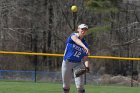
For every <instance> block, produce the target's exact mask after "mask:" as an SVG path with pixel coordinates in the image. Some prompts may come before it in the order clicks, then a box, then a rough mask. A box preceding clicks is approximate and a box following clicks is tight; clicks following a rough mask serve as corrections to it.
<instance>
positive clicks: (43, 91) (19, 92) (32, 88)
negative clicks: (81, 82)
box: [0, 81, 140, 93]
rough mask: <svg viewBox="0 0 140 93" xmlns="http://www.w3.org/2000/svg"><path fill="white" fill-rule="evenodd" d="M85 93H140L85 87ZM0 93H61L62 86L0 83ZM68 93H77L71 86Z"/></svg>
mask: <svg viewBox="0 0 140 93" xmlns="http://www.w3.org/2000/svg"><path fill="white" fill-rule="evenodd" d="M85 87H86V93H140V87H124V86H95V85H86V86H85ZM0 93H62V84H58V83H57V84H56V83H55V84H54V83H34V82H12V81H0ZM70 93H77V91H76V88H75V85H72V87H71V91H70Z"/></svg>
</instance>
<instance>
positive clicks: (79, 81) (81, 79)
mask: <svg viewBox="0 0 140 93" xmlns="http://www.w3.org/2000/svg"><path fill="white" fill-rule="evenodd" d="M75 84H76V88H77V91H78V93H85V89H84V76H83V75H81V76H80V77H76V78H75Z"/></svg>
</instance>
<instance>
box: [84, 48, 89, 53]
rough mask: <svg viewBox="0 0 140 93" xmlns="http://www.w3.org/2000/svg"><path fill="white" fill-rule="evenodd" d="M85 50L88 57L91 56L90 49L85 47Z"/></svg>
mask: <svg viewBox="0 0 140 93" xmlns="http://www.w3.org/2000/svg"><path fill="white" fill-rule="evenodd" d="M84 50H85V51H86V53H87V54H88V55H90V52H89V49H88V48H87V47H84Z"/></svg>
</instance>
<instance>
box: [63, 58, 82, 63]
mask: <svg viewBox="0 0 140 93" xmlns="http://www.w3.org/2000/svg"><path fill="white" fill-rule="evenodd" d="M66 61H67V62H71V63H79V62H78V61H74V60H70V59H66ZM80 62H81V61H80Z"/></svg>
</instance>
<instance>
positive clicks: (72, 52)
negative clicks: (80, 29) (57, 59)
mask: <svg viewBox="0 0 140 93" xmlns="http://www.w3.org/2000/svg"><path fill="white" fill-rule="evenodd" d="M75 34H76V33H72V34H71V35H70V36H69V37H68V39H67V41H66V48H65V53H64V60H65V61H66V60H69V61H72V62H81V60H82V58H83V57H84V56H88V54H87V53H86V51H85V50H84V49H83V48H82V47H81V46H79V45H77V44H76V43H75V42H74V41H73V40H72V39H71V36H72V35H75ZM81 41H82V42H83V44H84V45H85V46H86V47H87V48H88V44H87V42H86V41H85V39H84V38H83V39H82V40H81Z"/></svg>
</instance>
